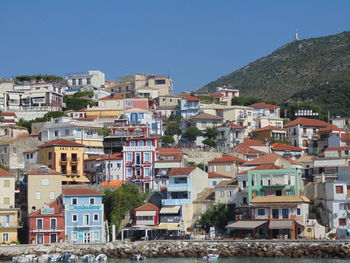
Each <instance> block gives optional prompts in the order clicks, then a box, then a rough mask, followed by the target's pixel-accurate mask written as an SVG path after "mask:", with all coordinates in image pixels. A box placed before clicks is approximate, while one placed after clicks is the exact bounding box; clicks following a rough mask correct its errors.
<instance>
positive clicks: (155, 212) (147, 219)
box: [134, 203, 159, 226]
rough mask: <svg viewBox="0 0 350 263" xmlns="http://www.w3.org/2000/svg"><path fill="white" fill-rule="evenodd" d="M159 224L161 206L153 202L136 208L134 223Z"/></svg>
mask: <svg viewBox="0 0 350 263" xmlns="http://www.w3.org/2000/svg"><path fill="white" fill-rule="evenodd" d="M158 224H159V208H158V207H157V206H155V205H153V204H151V203H147V204H144V205H142V206H139V207H137V208H135V209H134V225H136V226H157V225H158Z"/></svg>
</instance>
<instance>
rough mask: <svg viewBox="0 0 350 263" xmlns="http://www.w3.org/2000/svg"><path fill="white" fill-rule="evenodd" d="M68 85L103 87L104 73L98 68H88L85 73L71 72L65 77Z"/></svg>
mask: <svg viewBox="0 0 350 263" xmlns="http://www.w3.org/2000/svg"><path fill="white" fill-rule="evenodd" d="M65 79H66V81H67V84H68V86H69V87H84V86H88V85H91V86H93V87H96V88H104V86H105V74H104V73H103V72H101V71H99V70H89V71H88V72H87V74H71V75H67V76H66V77H65Z"/></svg>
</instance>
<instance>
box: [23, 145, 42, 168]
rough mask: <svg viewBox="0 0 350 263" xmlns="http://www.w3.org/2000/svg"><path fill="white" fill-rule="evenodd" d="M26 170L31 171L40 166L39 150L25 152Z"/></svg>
mask: <svg viewBox="0 0 350 263" xmlns="http://www.w3.org/2000/svg"><path fill="white" fill-rule="evenodd" d="M23 159H24V170H26V171H29V170H33V169H34V168H36V167H38V166H39V149H31V150H27V151H25V152H23Z"/></svg>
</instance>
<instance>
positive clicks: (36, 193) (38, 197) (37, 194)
mask: <svg viewBox="0 0 350 263" xmlns="http://www.w3.org/2000/svg"><path fill="white" fill-rule="evenodd" d="M35 199H36V200H40V199H41V193H40V192H35Z"/></svg>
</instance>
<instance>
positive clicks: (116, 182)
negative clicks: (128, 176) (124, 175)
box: [100, 180, 124, 187]
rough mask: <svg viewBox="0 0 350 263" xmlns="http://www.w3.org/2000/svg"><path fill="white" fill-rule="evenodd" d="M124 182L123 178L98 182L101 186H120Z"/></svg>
mask: <svg viewBox="0 0 350 263" xmlns="http://www.w3.org/2000/svg"><path fill="white" fill-rule="evenodd" d="M123 183H124V181H123V180H110V181H105V182H102V183H100V185H101V186H111V187H120V186H122V185H123Z"/></svg>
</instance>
